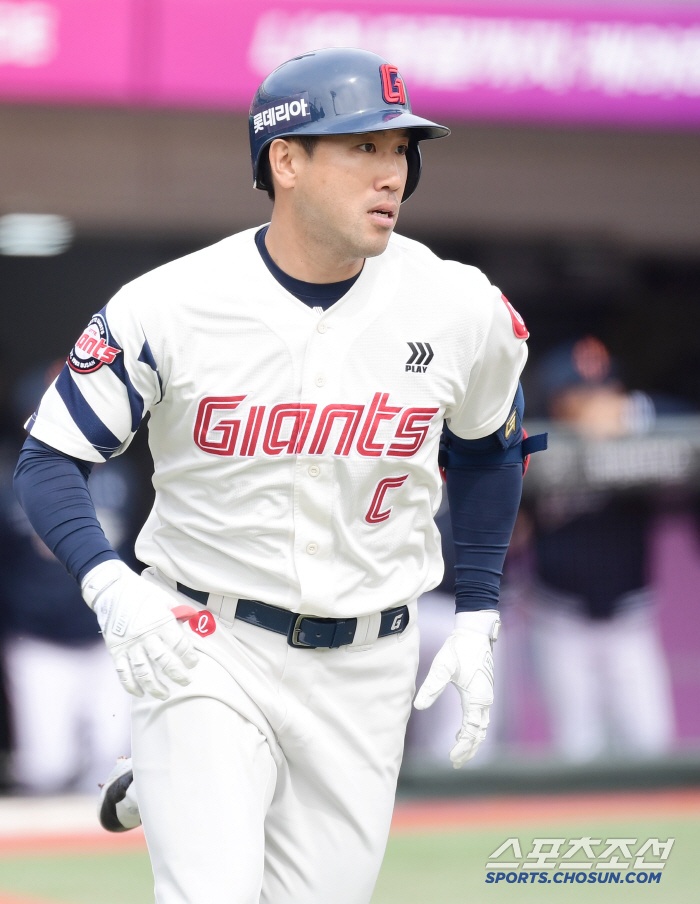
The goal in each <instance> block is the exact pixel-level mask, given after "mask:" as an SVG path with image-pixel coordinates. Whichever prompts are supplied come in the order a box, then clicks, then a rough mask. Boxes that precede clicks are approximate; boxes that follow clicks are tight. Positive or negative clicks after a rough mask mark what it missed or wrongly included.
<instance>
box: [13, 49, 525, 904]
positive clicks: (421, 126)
mask: <svg viewBox="0 0 700 904" xmlns="http://www.w3.org/2000/svg"><path fill="white" fill-rule="evenodd" d="M448 134H449V130H448V129H447V128H445V127H444V126H440V125H436V124H435V123H433V122H429V121H428V120H426V119H422V118H420V117H418V116H415V115H414V114H413V113H412V112H411V106H410V103H409V98H408V93H407V89H406V86H405V84H404V81H403V79H402V78H401V75H400V73H399V72H398V70H397V69H396V67H395V66H392V65H390V64H389V63H387V62H385V61H384V60H383V59H381V58H380V57H378V56H376V55H374V54H372V53H368V52H366V51H362V50H354V49H332V50H331V49H329V50H321V51H317V52H314V53H307V54H304V55H303V56H300V57H296V58H295V59H293V60H290V61H289V62H287V63H285V64H283V65H282V66H280V67H279V68H278V69H276V70H275V71H274V72H273V73H272V74H271V75H270V76H268V78H266V79H265V81H264V82H263V83H262V85H261V86H260V88H259V89H258V91H257V93H256V95H255V98H254V99H253V104H252V107H251V111H250V140H251V153H252V162H253V175H254V185H255V187H256V188H259V189H264V190H266V191H267V192H268V193H269V195H270V197H271V198H273V200H274V207H273V213H272V218H271V222H270V223H269V224H268V225H266V226H262V227H258V228H255V229H249V230H246V231H244V232H242V233H239V234H237V235H234V236H231V237H230V238H227V239H224V240H223V241H221V242H219V243H218V244H216V245H214V246H212V247H209V248H206V249H204V250H202V251H199V252H197V253H195V254H192V255H189V256H188V257H185V258H183V259H181V260H178V261H175V262H173V263H170V264H167V265H166V266H164V267H160V268H158V269H157V270H154V271H153V272H151V273H147V274H146V275H145V276H142V277H141V278H139V279H137V280H135V281H134V282H132V283H129V284H128V285H127V286H125V287H124V288H123V289H122V290H121V291H120V292H118V293H117V295H116V296H115V297H114V298H113V299H112V300H111V301H110V302H109V304H108V305H107V306H106V307H105V308H104V309H103V310H101V311H100V312H99V313H98V314H96V315H95V316H94V317H93V318H92V320H91V321H90V323H89V325H88V327H87V328H86V330H85V332H84V333H83V334H82V335H81V336H80V338H79V339H78V341H77V343H76V345H75V347H74V348H73V350H72V351H71V352H70V354H69V357H68V362H67V365H66V367H65V369H64V370H63V372H62V373H61V374H60V376H59V377H58V378H57V380H56V382H55V383H54V385H53V386H52V387H51V388H50V389H49V390H48V392H47V393H46V395H45V396H44V398H43V400H42V402H41V405H40V407H39V409H38V411H37V413H36V414H35V415H34V416H33V417H32V418H31V419H30V421H29V423H28V430H29V433H30V436H29V438H28V439H27V442H26V445H25V447H24V450H23V452H22V455H21V458H20V462H19V464H18V468H17V473H16V478H15V483H16V488H17V493H18V496H19V498H20V500H21V501H22V504H23V505H24V507H25V509H26V511H27V513H28V515H29V517H30V519H31V520H32V523H33V524H34V526H35V528H36V530H37V531H38V532H39V534H40V535H41V536H42V537H43V538H44V540H45V542H46V543H47V545H48V546H49V547H50V548H51V549H52V550H53V551H54V552H55V554H56V555H57V556H58V558H59V559H61V561H63V562H64V563H65V565H66V567H67V568H68V569H69V571H70V572H71V573H72V574H73V575H74V576H75V577H76V578H77V579H78V581H79V582H80V585H81V588H82V593H83V597H84V599H85V601H86V602H87V604H88V605H89V606H90V607H91V608H92V609H94V611H95V612H96V614H97V617H98V619H99V621H100V625H101V627H102V632H103V635H104V639H105V642H106V644H107V646H108V648H109V650H110V651H111V653H112V655H113V657H114V662H115V665H116V669H117V671H118V673H119V677H120V679H121V680H122V682H123V684H124V687H125V688H126V690H127V691H129V692H130V693H131V694H133V695H134V700H133V709H132V735H133V775H134V780H133V783H132V785H133V787H131V788H130V789H129V790H130V791H131V792H132V796H131V798H130V803H129V808H130V812H129V814H127V815H128V816H129V818H130V819H131V821H132V823H133V822H135V821H137V820H138V819H139V818H140V819H142V820H143V825H144V829H145V833H146V839H147V842H148V846H149V852H150V856H151V860H152V865H153V872H154V876H155V889H156V900H157V902H158V904H201V902H204V901H206V902H207V904H224V902H225V904H232V902H236V904H254V902H255V904H257V902H265V904H292V902H294V904H328V902H330V901H333V902H334V904H361V902H368V901H369V900H370V897H371V895H372V889H373V887H374V884H375V880H376V877H377V873H378V871H379V867H380V864H381V860H382V856H383V853H384V848H385V844H386V840H387V835H388V831H389V823H390V820H391V814H392V808H393V801H394V794H395V786H396V779H397V774H398V769H399V764H400V761H401V755H402V747H403V738H404V732H405V726H406V722H407V719H408V716H409V712H410V707H411V700H412V698H413V694H414V687H415V674H416V666H417V655H418V636H417V631H416V600H417V598H418V597H419V596H420V595H421V593H423V592H424V591H426V590H428V589H430V588H432V587H435V586H436V585H437V584H438V583H439V581H440V578H441V574H442V560H441V556H440V548H439V536H438V534H437V531H436V528H435V524H434V521H433V515H434V514H435V512H436V511H437V508H438V505H439V501H440V495H441V478H440V473H439V469H438V447H439V445H440V442H441V437H442V443H443V451H442V453H441V454H442V458H441V462H442V464H443V465H444V467H445V469H446V475H447V490H448V493H449V494H450V500H451V508H452V511H453V516H452V517H453V530H454V536H455V544H456V556H457V566H456V567H457V609H458V612H457V616H456V624H455V630H454V631H453V633H452V634H451V635H450V636H449V638H447V639H446V642H445V646H444V647H443V649H442V650H441V651H440V653H439V654H438V656H437V657H436V659H435V662H434V664H433V667H432V669H431V671H430V673H429V675H428V677H427V679H426V681H425V683H424V685H423V687H422V688H421V690H420V692H419V694H418V697H417V698H416V703H415V705H416V706H417V707H419V708H424V707H427V706H429V705H430V704H431V703H432V702H433V700H435V699H436V697H437V696H438V695H439V694H440V693H441V692H442V690H443V689H444V688H445V687H446V685H447V684H448V683H449V682H452V683H453V684H455V685H456V686H457V688H458V690H459V692H460V694H461V697H462V704H463V708H464V720H463V722H462V725H461V727H460V729H459V732H458V735H457V742H456V744H455V746H454V747H453V749H452V751H451V753H450V756H451V759H452V761H453V763H454V764H455V766H459V765H461V764H462V763H464V762H466V761H467V760H468V759H470V758H471V757H472V756H473V755H474V753H475V751H476V748H477V747H478V745H479V743H480V742H481V740H482V739H483V737H484V733H485V730H486V725H487V722H488V708H489V705H490V703H491V701H492V699H493V670H492V658H491V652H492V643H493V641H494V640H495V638H496V633H497V630H498V623H499V622H498V612H497V603H498V580H499V576H500V571H501V566H502V562H503V557H504V555H505V549H506V547H507V544H508V541H509V537H510V532H511V530H512V526H513V522H514V520H515V515H516V511H517V507H518V503H519V499H520V491H521V483H522V473H523V458H524V455H525V453H526V452H527V451H528V448H527V446H524V445H523V432H522V427H521V418H522V407H523V406H522V398H521V394H519V393H518V386H519V383H518V379H519V374H520V372H521V370H522V367H523V365H524V363H525V359H526V355H527V352H526V346H525V339H526V338H527V330H526V329H525V326H524V324H523V322H522V320H521V318H520V317H519V315H518V314H517V313H516V312H515V311H514V309H513V308H512V307H511V306H510V305H509V304H508V302H507V301H505V299H504V298H503V297H502V296H501V293H500V292H499V291H498V290H497V289H496V288H494V287H493V286H492V285H491V284H490V283H489V281H488V280H487V279H486V277H485V276H484V275H483V274H482V273H480V272H479V271H478V270H476V269H474V268H473V267H467V266H463V265H461V264H457V263H454V262H450V261H441V260H439V259H438V258H437V257H435V255H433V254H432V253H431V252H430V251H429V250H428V249H427V248H425V247H424V246H423V245H420V244H419V243H417V242H414V241H410V240H408V239H406V238H403V237H400V236H397V235H394V234H393V231H394V226H395V223H396V219H397V217H398V214H399V205H400V203H401V202H402V201H405V200H406V199H407V198H408V197H409V196H410V195H411V194H412V193H413V192H414V191H415V189H416V186H417V184H418V180H419V177H420V170H421V157H420V151H419V142H420V141H421V140H426V139H436V138H441V137H443V136H446V135H448ZM146 414H149V415H150V420H149V442H150V447H151V451H152V454H153V460H154V475H153V483H154V486H155V490H156V500H155V504H154V507H153V510H152V512H151V514H150V516H149V518H148V520H147V522H146V524H145V526H144V528H143V530H142V531H141V534H140V536H139V539H138V541H137V545H136V552H137V555H138V557H139V559H140V560H141V561H143V562H146V563H148V566H149V567H148V568H146V570H145V572H144V573H143V574H142V575H137V574H135V573H134V572H133V571H131V570H130V569H129V568H128V567H127V566H126V565H125V564H123V563H122V562H121V561H120V560H119V559H118V557H117V555H116V553H115V552H114V551H113V550H112V549H111V548H110V546H109V544H108V543H107V541H106V540H105V538H104V536H103V534H102V532H101V531H100V529H99V525H98V524H97V522H96V520H95V518H94V511H93V507H92V504H91V500H90V495H89V492H88V488H87V479H88V475H89V471H90V468H91V466H92V463H94V462H97V461H102V460H104V459H106V458H109V457H110V456H112V455H116V454H121V453H122V452H124V451H125V450H126V448H127V446H128V445H129V443H130V441H131V439H132V437H133V435H134V433H135V431H136V430H137V429H138V427H139V424H140V423H141V421H142V419H143V418H144V416H145V415H146ZM443 425H446V426H445V428H444V431H443ZM190 613H191V615H190ZM178 616H181V617H186V618H187V620H186V621H182V622H179V621H178ZM120 768H121V770H122V772H123V775H122V781H121V792H120V793H121V794H122V795H123V794H124V792H125V790H126V786H127V785H129V782H130V778H131V776H130V774H127V772H126V771H125V767H120ZM111 784H114V782H112V783H111ZM117 784H119V783H117ZM136 791H137V792H138V800H136V795H135V792H136ZM129 808H127V809H129ZM114 818H115V819H117V818H118V814H114Z"/></svg>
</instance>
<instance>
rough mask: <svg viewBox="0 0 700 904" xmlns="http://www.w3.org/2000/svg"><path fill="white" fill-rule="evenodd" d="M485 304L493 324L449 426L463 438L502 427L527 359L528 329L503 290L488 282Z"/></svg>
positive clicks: (452, 414) (486, 434) (486, 433)
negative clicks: (502, 292) (503, 293)
mask: <svg viewBox="0 0 700 904" xmlns="http://www.w3.org/2000/svg"><path fill="white" fill-rule="evenodd" d="M483 303H484V305H486V306H487V307H488V309H489V314H490V324H489V325H488V326H487V329H486V331H485V335H484V337H483V339H482V341H481V344H480V346H479V347H478V349H477V351H476V355H475V358H474V363H473V365H472V368H471V372H470V374H469V382H468V384H467V389H466V393H465V395H464V397H463V399H462V400H461V404H460V405H459V407H458V408H457V409H456V410H454V411H452V412H450V414H449V416H448V417H447V419H446V420H447V426H448V427H449V428H450V430H451V431H452V432H453V433H454V434H455V435H456V436H459V437H461V438H462V439H480V438H481V437H483V436H488V435H489V434H491V433H494V432H495V431H496V430H498V429H499V427H502V426H503V424H504V422H505V420H506V418H507V417H508V414H509V412H510V409H511V408H512V405H513V399H514V397H515V393H516V390H517V388H518V380H519V379H520V374H521V373H522V370H523V368H524V367H525V362H526V361H527V343H526V341H525V340H526V339H527V338H528V335H529V333H528V331H527V327H526V326H525V323H524V322H523V319H522V317H521V316H520V314H518V312H517V311H516V310H515V308H513V306H512V305H511V304H510V302H509V301H508V300H507V298H506V297H505V296H504V295H502V294H501V292H500V290H499V289H497V288H496V287H495V286H492V285H490V284H489V287H488V291H487V292H486V293H485V297H484V301H483Z"/></svg>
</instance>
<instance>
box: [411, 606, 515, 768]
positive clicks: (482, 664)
mask: <svg viewBox="0 0 700 904" xmlns="http://www.w3.org/2000/svg"><path fill="white" fill-rule="evenodd" d="M500 624H501V622H500V619H499V615H498V612H497V611H496V610H495V609H485V610H481V611H478V612H458V613H457V616H456V618H455V627H454V630H453V631H452V633H451V634H450V636H449V637H448V638H447V640H446V641H445V643H444V644H443V646H442V648H441V649H440V651H439V652H438V654H437V656H436V657H435V659H434V660H433V664H432V665H431V666H430V671H429V672H428V674H427V676H426V679H425V681H424V682H423V684H422V686H421V688H420V690H419V691H418V693H417V694H416V699H415V701H414V703H413V705H414V706H415V708H416V709H428V707H429V706H432V705H433V703H434V702H435V701H436V700H437V698H438V697H439V696H440V694H441V693H442V692H443V691H444V690H445V688H446V687H447V685H448V684H449V683H450V682H452V684H454V686H455V687H456V688H457V690H458V691H459V696H460V697H461V700H462V712H463V718H462V727H461V728H460V730H459V731H458V732H457V736H456V737H457V743H456V744H455V746H454V747H453V748H452V750H450V759H451V760H452V765H453V766H454V767H455V769H459V767H460V766H463V765H464V764H465V763H466V762H468V761H469V760H471V759H472V757H473V756H474V755H475V754H476V751H477V750H478V748H479V744H481V742H482V741H483V740H484V738H485V737H486V729H487V727H488V724H489V707H490V706H491V704H492V703H493V643H494V641H495V640H496V637H497V636H498V628H499V626H500Z"/></svg>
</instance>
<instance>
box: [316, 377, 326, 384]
mask: <svg viewBox="0 0 700 904" xmlns="http://www.w3.org/2000/svg"><path fill="white" fill-rule="evenodd" d="M314 382H315V383H316V385H317V386H323V385H324V384H325V382H326V378H325V377H322V376H318V377H316V379H315V380H314Z"/></svg>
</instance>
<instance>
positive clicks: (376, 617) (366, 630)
mask: <svg viewBox="0 0 700 904" xmlns="http://www.w3.org/2000/svg"><path fill="white" fill-rule="evenodd" d="M381 624H382V613H381V612H374V613H372V615H361V616H360V617H359V618H358V619H357V628H355V637H354V638H353V641H352V643H351V644H349V648H352V647H370V646H372V644H373V643H374V642H375V640H376V639H377V638H378V637H379V628H380V627H381Z"/></svg>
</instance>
